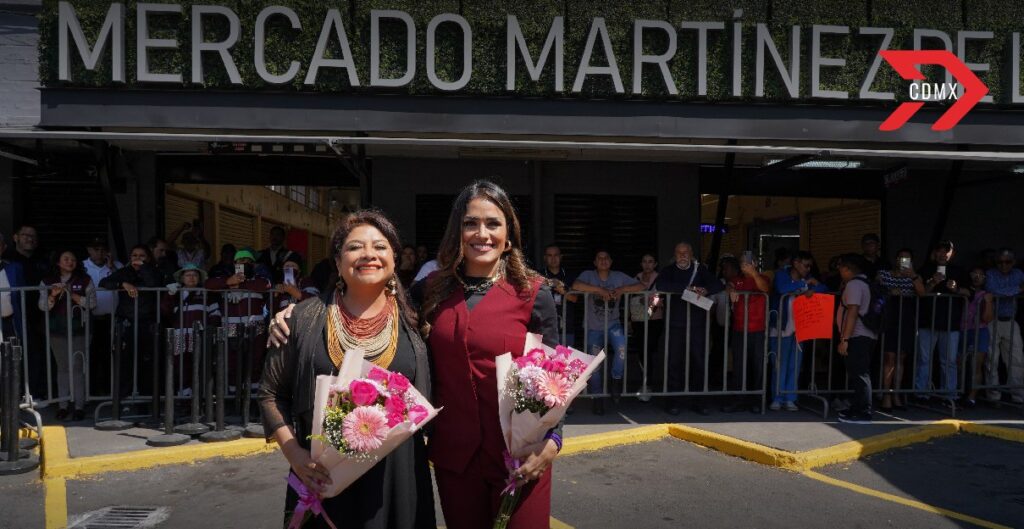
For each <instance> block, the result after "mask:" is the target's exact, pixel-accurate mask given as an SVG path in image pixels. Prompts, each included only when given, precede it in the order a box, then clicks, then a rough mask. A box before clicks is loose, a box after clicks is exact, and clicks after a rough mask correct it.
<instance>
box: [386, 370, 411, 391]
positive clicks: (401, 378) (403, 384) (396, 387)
mask: <svg viewBox="0 0 1024 529" xmlns="http://www.w3.org/2000/svg"><path fill="white" fill-rule="evenodd" d="M390 375H391V376H390V377H389V378H388V389H389V390H391V391H393V392H396V393H405V392H406V391H408V390H409V379H408V378H405V375H403V374H401V373H391V374H390Z"/></svg>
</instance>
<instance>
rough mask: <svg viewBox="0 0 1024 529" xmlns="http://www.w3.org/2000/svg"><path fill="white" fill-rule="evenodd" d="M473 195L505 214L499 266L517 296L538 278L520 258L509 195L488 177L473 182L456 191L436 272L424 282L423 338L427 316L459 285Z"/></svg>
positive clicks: (518, 235) (515, 218) (426, 333)
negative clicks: (504, 243)
mask: <svg viewBox="0 0 1024 529" xmlns="http://www.w3.org/2000/svg"><path fill="white" fill-rule="evenodd" d="M476 198H482V199H484V200H487V201H488V202H491V203H492V204H494V205H495V206H497V207H498V209H500V210H501V213H502V214H503V215H505V224H506V226H507V227H508V241H509V242H510V243H511V248H510V249H509V250H508V251H506V252H505V253H503V254H502V255H501V261H502V263H501V269H502V270H504V274H505V280H506V281H508V282H509V283H510V284H511V285H512V286H513V288H515V289H516V291H517V292H519V293H520V295H523V294H525V293H527V292H529V291H530V289H531V286H532V285H531V283H532V281H533V279H534V278H536V277H538V276H537V272H534V271H533V270H532V269H530V267H528V266H527V265H526V258H525V257H523V239H522V234H521V232H520V229H519V217H518V216H517V215H516V210H515V208H514V207H513V206H512V201H511V200H509V198H508V194H507V193H505V190H504V189H502V188H501V187H500V186H498V185H497V184H495V183H494V182H490V181H487V180H477V181H476V182H473V183H472V184H470V185H468V186H466V187H465V188H464V189H463V190H462V192H461V193H459V196H458V198H456V199H455V203H454V204H453V205H452V212H451V214H450V215H449V216H448V225H447V226H446V227H445V230H444V237H443V238H442V239H441V244H440V246H439V247H438V250H437V273H436V275H435V276H434V277H432V278H431V280H430V281H428V282H427V283H426V285H425V286H426V288H425V289H424V296H423V307H422V312H421V315H422V318H420V333H421V334H423V336H424V337H427V336H429V335H430V329H431V325H430V319H431V317H432V316H433V315H434V312H435V311H436V310H437V306H438V305H440V304H441V302H442V301H444V300H445V299H447V298H448V296H450V295H451V294H452V292H454V291H455V286H456V285H457V284H458V276H457V274H458V273H459V267H460V266H462V260H463V258H464V256H463V253H462V219H463V217H465V216H466V211H467V210H468V209H469V203H470V202H471V201H472V200H473V199H476Z"/></svg>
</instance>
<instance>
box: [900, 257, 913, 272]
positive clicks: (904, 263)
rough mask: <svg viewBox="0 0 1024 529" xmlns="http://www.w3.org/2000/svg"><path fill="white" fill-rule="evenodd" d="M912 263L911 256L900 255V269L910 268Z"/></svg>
mask: <svg viewBox="0 0 1024 529" xmlns="http://www.w3.org/2000/svg"><path fill="white" fill-rule="evenodd" d="M910 267H911V263H910V258H909V257H900V269H902V270H910Z"/></svg>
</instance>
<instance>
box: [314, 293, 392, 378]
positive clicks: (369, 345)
mask: <svg viewBox="0 0 1024 529" xmlns="http://www.w3.org/2000/svg"><path fill="white" fill-rule="evenodd" d="M327 335H328V337H327V353H328V354H329V355H330V357H331V362H333V363H334V366H335V367H340V366H341V362H342V360H343V359H344V358H345V351H352V350H356V349H361V350H362V351H363V357H364V358H366V359H367V360H369V361H370V362H373V363H374V364H376V365H377V366H378V367H381V368H383V369H387V368H388V366H390V365H391V361H392V360H394V359H395V352H396V351H397V350H398V304H397V303H395V298H393V297H391V296H388V300H387V305H386V306H385V307H384V308H383V309H381V311H380V312H379V313H377V315H376V316H374V317H372V318H366V319H363V318H357V317H356V316H354V315H353V314H352V313H350V312H349V311H348V309H346V308H345V305H344V304H343V303H342V296H341V292H335V293H334V310H330V311H328V318H327Z"/></svg>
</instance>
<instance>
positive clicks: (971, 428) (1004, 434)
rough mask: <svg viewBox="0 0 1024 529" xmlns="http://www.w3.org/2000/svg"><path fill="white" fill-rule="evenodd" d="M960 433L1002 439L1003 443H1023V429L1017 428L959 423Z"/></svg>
mask: <svg viewBox="0 0 1024 529" xmlns="http://www.w3.org/2000/svg"><path fill="white" fill-rule="evenodd" d="M960 431H962V432H966V433H970V434H975V435H984V436H986V437H995V438H996V439H1002V440H1004V441H1014V442H1017V443H1024V429H1019V428H1007V427H1005V426H995V425H991V424H978V423H974V422H961V423H960Z"/></svg>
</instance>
